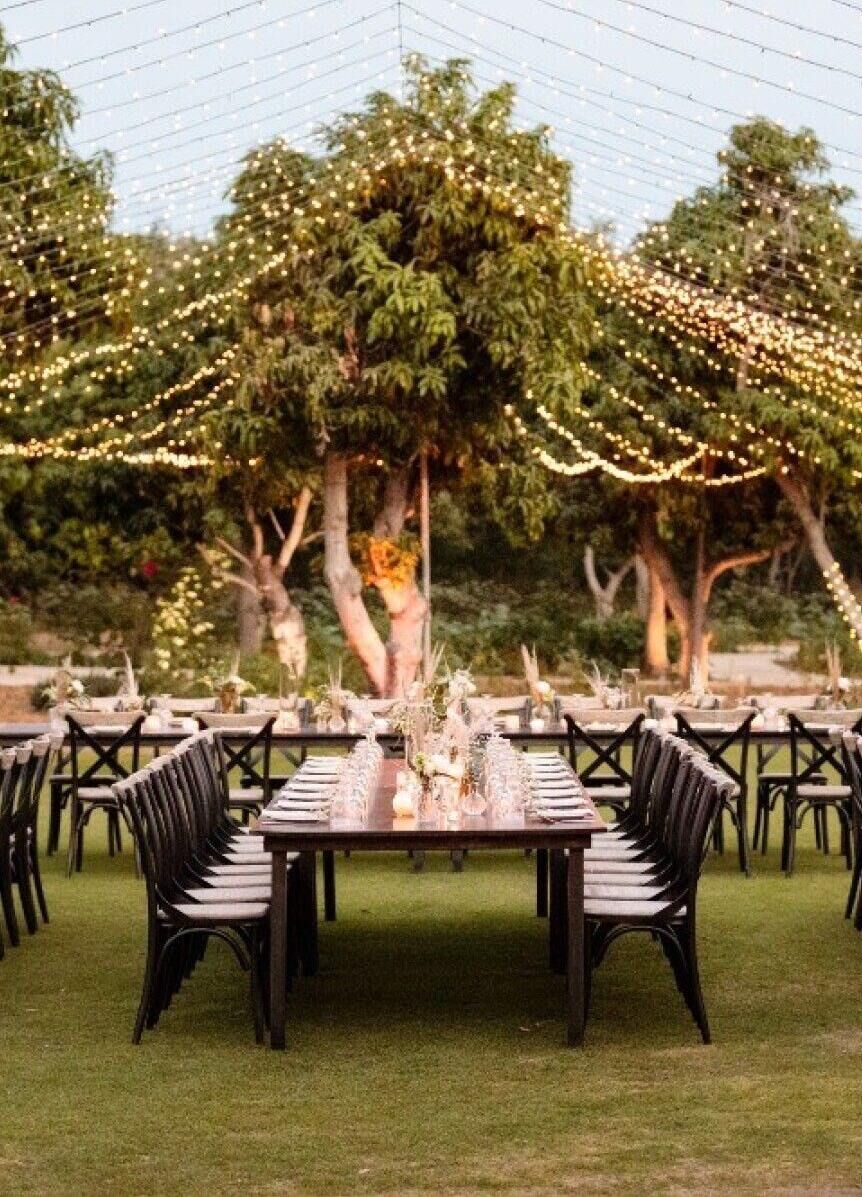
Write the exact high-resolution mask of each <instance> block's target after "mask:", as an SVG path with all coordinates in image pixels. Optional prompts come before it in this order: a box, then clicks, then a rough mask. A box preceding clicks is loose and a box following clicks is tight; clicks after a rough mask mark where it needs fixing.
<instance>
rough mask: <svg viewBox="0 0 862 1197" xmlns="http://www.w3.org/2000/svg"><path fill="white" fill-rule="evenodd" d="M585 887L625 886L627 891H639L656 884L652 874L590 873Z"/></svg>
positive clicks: (585, 879)
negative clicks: (640, 888) (641, 888)
mask: <svg viewBox="0 0 862 1197" xmlns="http://www.w3.org/2000/svg"><path fill="white" fill-rule="evenodd" d="M584 882H585V885H587V886H590V885H624V886H625V887H626V889H638V888H639V887H640V886H643V885H652V884H655V877H654V876H653V874H652V873H634V872H628V871H626V872H619V873H588V874H587V875H586V877H585V878H584Z"/></svg>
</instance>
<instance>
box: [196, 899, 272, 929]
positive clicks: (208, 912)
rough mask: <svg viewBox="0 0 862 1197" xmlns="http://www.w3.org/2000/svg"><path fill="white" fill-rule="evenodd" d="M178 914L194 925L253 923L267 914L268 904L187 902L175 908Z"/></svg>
mask: <svg viewBox="0 0 862 1197" xmlns="http://www.w3.org/2000/svg"><path fill="white" fill-rule="evenodd" d="M177 910H178V911H179V913H180V914H182V915H185V917H186V918H189V919H193V920H194V921H195V922H196V923H212V924H216V923H253V922H256V921H257V920H258V919H263V918H266V916H267V915H268V914H269V903H268V902H212V903H210V902H206V903H203V902H188V903H181V904H180V905H178V906H177Z"/></svg>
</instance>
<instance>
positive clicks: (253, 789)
mask: <svg viewBox="0 0 862 1197" xmlns="http://www.w3.org/2000/svg"><path fill="white" fill-rule="evenodd" d="M228 798H229V799H230V804H231V806H261V805H262V804H263V801H264V798H263V786H239V787H237V788H235V789H234V788H232V789H230V790H228Z"/></svg>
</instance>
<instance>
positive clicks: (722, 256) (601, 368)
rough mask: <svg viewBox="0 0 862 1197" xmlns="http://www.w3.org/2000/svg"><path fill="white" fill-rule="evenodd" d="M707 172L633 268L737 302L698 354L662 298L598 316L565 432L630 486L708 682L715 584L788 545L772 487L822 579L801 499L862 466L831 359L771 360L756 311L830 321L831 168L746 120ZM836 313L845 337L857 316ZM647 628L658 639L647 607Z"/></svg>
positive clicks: (850, 257) (834, 226)
mask: <svg viewBox="0 0 862 1197" xmlns="http://www.w3.org/2000/svg"><path fill="white" fill-rule="evenodd" d="M719 160H720V162H721V165H722V166H723V168H724V173H723V174H722V176H721V177H720V178H719V180H718V181H717V182H716V183H715V184H714V185H712V186H709V187H702V188H699V189H698V190H697V191H696V192H695V193H694V194H693V195H692V196H691V197H690V198H689V199H686V200H682V201H679V202H678V203H677V204H676V205H675V206H674V208H673V210H672V212H671V213H670V215H669V217H668V219H667V220H666V221H664V222H662V223H661V224H660V225H657V226H654V227H653V228H651V229H650V230H648V232H647V233H646V234H645V235H644V237H643V238H642V239H641V241H640V243H639V244H638V245H637V247H636V251H637V256H638V258H639V260H640V261H641V262H644V261H645V260H648V261H649V262H650V263H651V265H652V266H653V267H659V268H661V269H663V270H664V271H665V272H666V274H665V277H666V278H667V277H670V276H671V275H672V274H673V275H674V276H678V275H679V274H684V275H687V282H688V283H689V286H690V287H692V286H693V287H695V288H697V287H704V288H706V287H709V288H713V289H718V290H721V291H722V292H727V293H729V294H732V295H734V296H738V297H740V298H742V299H744V300H745V302H746V303H747V304H748V305H749V306H748V307H747V308H745V307H740V309H739V310H740V312H741V313H742V314H743V315H742V316H741V318H740V320H739V321H738V322H737V326H735V327H734V330H733V335H732V336H731V335H730V334H727V335H726V336H724V339H723V340H722V339H720V338H719V340H720V347H718V348H717V347H715V346H713V345H712V344H707V345H705V344H704V342H710V338H711V337H713V336H715V335H717V334H715V332H714V330H711V329H710V328H708V327H704V328H703V329H702V330H701V338H702V339H700V340H697V339H695V337H694V333H693V331H692V328H691V327H689V326H688V325H686V326H684V327H683V326H682V325H678V324H677V321H676V317H675V314H674V309H673V307H672V304H670V303H668V305H667V309H666V310H664V311H662V312H660V313H659V314H658V316H657V317H656V318H654V319H644V318H643V316H642V315H641V314H640V312H639V310H637V309H636V308H631V307H630V306H629V305H627V304H626V303H625V302H622V303H617V304H615V305H614V306H613V307H611V308H609V309H608V311H607V312H606V315H605V318H604V321H603V325H604V336H603V339H602V344H601V347H600V349H599V350H598V352H597V356H596V359H595V361H596V366H597V369H596V374H595V376H594V377H596V378H597V379H598V381H597V382H596V383H595V385H594V386H593V387H592V388H591V390H590V391H589V392H588V393H587V395H586V396H585V402H584V406H583V409H582V412H581V418H582V423H580V424H579V425H578V429H577V430H578V431H579V435H583V436H584V438H585V440H586V443H587V444H588V445H589V446H590V447H591V448H592V447H594V448H595V449H596V450H597V451H599V452H601V453H603V454H604V456H605V458H606V459H607V460H608V461H609V462H610V467H611V468H613V469H615V468H617V467H616V465H615V463H617V462H618V463H619V464H620V466H621V467H626V466H627V468H628V469H629V471H630V472H631V473H633V474H636V475H640V476H641V477H640V482H641V484H640V485H638V486H637V488H636V491H635V494H634V495H633V496H632V500H633V502H634V503H635V505H636V507H637V508H638V509H639V511H640V515H639V518H638V525H639V533H638V544H639V549H640V552H641V554H642V555H643V557H644V559H645V561H646V563H647V567H648V569H649V570H650V573H651V575H652V577H654V578H656V579H657V582H658V584H659V586H660V587H661V588H663V590H664V594H665V599H666V602H667V605H668V607H669V608H670V610H671V612H672V614H673V617H674V621H675V622H676V624H677V626H678V628H679V631H680V636H681V641H682V652H681V659H680V669H681V671H682V672H683V673H687V671H688V669H689V665H690V662H691V661H692V660H695V659H696V660H698V661H699V662H700V664H701V667H702V670H703V672H704V674H705V672H706V667H707V663H708V645H709V628H708V605H709V599H710V596H711V593H712V590H713V587H714V585H715V583H716V581H717V580H718V579H719V578H721V577H722V576H724V575H726V574H727V573H729V572H730V571H731V570H736V569H739V568H742V567H745V566H750V565H753V564H756V563H758V562H761V561H764V560H766V559H767V558H768V557H769V556H771V555H772V554H773V553H774V552H775V551H776V550H777V549H783V548H784V547H786V545H787V543H788V542H789V540H790V539H791V538H792V536H793V532H792V529H791V528H789V527H788V515H789V513H788V511H787V510H786V508H785V507H784V505H782V504H779V503H778V494H777V492H776V487H777V488H778V491H780V493H781V494H782V495H783V497H784V499H785V501H786V502H787V503H789V505H790V506H791V507H792V509H793V512H794V513H795V515H796V517H797V519H799V520H800V521H801V522H802V526H803V529H804V531H805V534H806V536H807V537H808V540H809V543H810V545H811V546H812V550H813V551H815V553H816V554H818V555H819V557H818V559H819V560H820V562H821V563H822V565H821V568H826V567H827V566H828V564H829V562H830V558H829V557H828V556H827V555H826V553H825V541H824V538H823V528H822V526H821V525H820V523H819V521H818V520H817V518H816V514H815V510H814V504H813V503H812V501H811V498H810V493H811V488H812V487H816V488H817V489H818V490H822V488H823V486H824V485H828V484H829V483H828V480H829V479H830V478H831V479H832V484H835V483H836V482H839V480H843V482H844V483H845V484H846V482H847V481H848V480H849V479H850V478H852V477H853V470H854V469H858V459H859V449H858V447H857V444H858V441H857V440H856V438H848V437H847V435H846V431H847V424H846V421H845V422H843V423H842V419H843V415H838V418H836V415H837V413H836V410H835V404H834V402H829V401H828V396H827V395H826V394H824V393H823V372H822V367H823V365H824V363H825V362H826V361H827V356H826V354H825V353H824V356H823V361H822V362H818V360H817V359H816V358H812V363H811V368H810V370H808V371H806V370H804V369H802V368H801V367H800V366H799V358H800V353H799V352H798V351H796V350H794V354H793V355H790V356H789V357H787V358H782V357H781V354H780V353H779V352H778V351H777V350H775V349H774V347H772V348H770V345H769V344H768V340H767V336H766V334H763V332H762V330H761V329H760V328H759V326H758V324H757V322H756V320H755V318H754V316H753V315H752V313H755V311H756V309H755V305H757V309H759V310H763V311H777V312H778V313H779V314H780V313H782V312H786V311H788V310H789V311H793V312H795V313H796V314H797V317H798V320H800V321H801V319H802V318H803V314H804V316H805V318H806V319H808V318H810V319H812V320H813V319H814V317H816V316H817V315H818V313H819V315H820V317H821V319H822V318H824V317H825V316H827V315H829V314H831V315H833V316H834V314H835V312H836V305H837V302H838V300H839V299H840V296H841V291H842V286H846V285H847V284H848V279H851V278H852V277H853V275H854V271H855V263H857V262H858V260H859V246H858V243H857V242H856V241H855V240H854V238H853V236H852V234H851V233H850V231H849V229H848V227H847V225H846V222H845V221H844V220H843V219H842V218H841V217H840V207H841V205H842V204H843V203H845V202H846V200H847V198H848V197H849V193H848V192H847V190H846V189H843V188H840V187H838V186H837V185H835V184H834V183H831V182H830V181H829V180H828V179H827V180H826V181H823V180H822V179H821V178H820V176H821V175H822V174H823V173H824V172H825V170H826V166H827V164H826V160H825V158H824V156H823V153H822V149H821V147H820V146H819V144H818V143H817V141H816V138H815V137H814V135H813V134H812V133H811V131H810V130H801V131H800V132H798V133H789V132H787V131H786V130H784V129H781V128H780V127H779V126H777V125H774V124H772V123H771V122H769V121H766V120H764V119H762V118H757V119H755V120H753V121H750V122H747V123H745V124H742V125H739V126H736V127H735V128H734V129H733V130H732V131H731V134H730V140H729V145H728V147H727V149H726V150H724V151H722V152H721V154H720V155H719ZM842 280H843V282H842ZM689 293H690V294H691V291H690V292H689ZM846 306H849V312H850V321H851V325H852V322H853V321H858V312H857V309H856V308H855V307H854V306H852V305H846ZM778 319H784V324H783V325H782V326H781V327H782V328H783V329H784V330H785V332H786V334H787V336H788V338H789V340H788V343H792V344H794V345H797V346H798V345H802V344H803V343H804V342H805V339H806V337H807V336H808V334H809V331H810V330H809V329H808V328H806V327H805V326H804V325H803V324H802V323H797V324H793V323H791V322H790V321H789V320H788V319H787V318H786V317H781V316H780V315H779V317H778ZM770 327H772V328H774V327H775V320H774V319H773V320H772V323H771V325H770ZM818 371H820V373H819V375H818ZM833 374H834V371H833ZM813 375H818V378H819V381H816V380H815V381H812V376H813ZM827 377H828V374H827ZM842 402H849V400H848V399H847V398H846V396H845V397H844V399H843V400H842ZM580 429H583V433H581V432H580ZM851 441H852V442H853V443H850V442H851ZM650 477H654V478H656V481H655V482H654V483H652V484H649V479H650ZM643 483H647V485H644V484H643ZM612 485H613V486H616V485H617V483H613V484H612ZM635 496H636V497H635ZM656 593H657V595H658V590H657V591H656ZM654 617H655V626H656V627H658V625H659V624H660V612H659V600H658V597H657V599H656V607H655V610H654Z"/></svg>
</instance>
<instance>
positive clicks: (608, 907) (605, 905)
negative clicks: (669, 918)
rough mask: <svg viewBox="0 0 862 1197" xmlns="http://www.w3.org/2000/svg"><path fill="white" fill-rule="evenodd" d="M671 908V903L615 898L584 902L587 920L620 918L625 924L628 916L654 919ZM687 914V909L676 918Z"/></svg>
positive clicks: (593, 899)
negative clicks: (619, 899) (629, 900)
mask: <svg viewBox="0 0 862 1197" xmlns="http://www.w3.org/2000/svg"><path fill="white" fill-rule="evenodd" d="M668 906H670V903H669V902H659V901H655V902H651V901H640V902H625V901H617V900H615V899H613V898H591V899H589V900H587V901H586V902H584V914H585V915H586V916H587V918H601V917H602V916H605V917H607V918H619V919H621V920H622V921H623V922H624V921H625V919H626V916H628V917H629V918H652V917H653V916H655V915H658V914H661V913H662V912H663V911H665V910H667V908H668ZM684 914H685V908H684V907H683V909H682V910H680V911H679V912H678V914H677V915H675V916H674V917H675V918H682V916H683V915H684Z"/></svg>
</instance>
